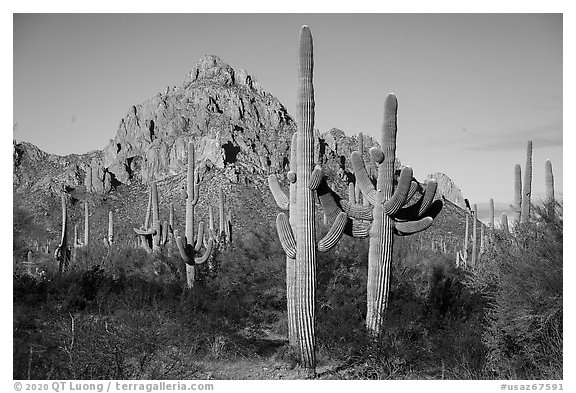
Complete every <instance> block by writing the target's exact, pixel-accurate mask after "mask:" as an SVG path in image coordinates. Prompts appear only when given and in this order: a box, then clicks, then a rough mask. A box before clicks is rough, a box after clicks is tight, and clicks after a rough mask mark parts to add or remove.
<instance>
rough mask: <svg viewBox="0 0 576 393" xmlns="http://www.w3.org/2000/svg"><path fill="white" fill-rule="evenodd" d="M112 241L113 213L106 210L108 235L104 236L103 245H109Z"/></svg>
mask: <svg viewBox="0 0 576 393" xmlns="http://www.w3.org/2000/svg"><path fill="white" fill-rule="evenodd" d="M113 243H114V213H112V210H110V211H109V212H108V237H105V238H104V245H105V246H106V247H111V246H112V244H113Z"/></svg>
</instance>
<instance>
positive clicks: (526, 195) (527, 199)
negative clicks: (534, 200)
mask: <svg viewBox="0 0 576 393" xmlns="http://www.w3.org/2000/svg"><path fill="white" fill-rule="evenodd" d="M531 196H532V141H528V144H527V146H526V168H524V184H523V185H522V216H521V217H520V222H527V221H528V220H529V219H530V203H531Z"/></svg>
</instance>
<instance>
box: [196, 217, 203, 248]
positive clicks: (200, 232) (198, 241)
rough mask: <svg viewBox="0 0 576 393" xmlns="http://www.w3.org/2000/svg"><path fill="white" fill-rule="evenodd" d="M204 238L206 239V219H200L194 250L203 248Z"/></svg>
mask: <svg viewBox="0 0 576 393" xmlns="http://www.w3.org/2000/svg"><path fill="white" fill-rule="evenodd" d="M203 239H204V221H200V222H199V223H198V236H197V237H196V243H195V245H194V251H200V249H201V248H202V241H203Z"/></svg>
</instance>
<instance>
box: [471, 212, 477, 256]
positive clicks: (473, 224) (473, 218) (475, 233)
mask: <svg viewBox="0 0 576 393" xmlns="http://www.w3.org/2000/svg"><path fill="white" fill-rule="evenodd" d="M477 221H478V206H477V205H476V204H474V216H473V217H472V266H473V267H475V266H476V256H477V250H476V243H477V236H478V233H477V230H476V222H477Z"/></svg>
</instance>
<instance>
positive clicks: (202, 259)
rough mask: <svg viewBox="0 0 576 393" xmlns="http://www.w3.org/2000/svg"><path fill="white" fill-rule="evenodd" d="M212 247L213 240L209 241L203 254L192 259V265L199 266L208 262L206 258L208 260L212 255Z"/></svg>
mask: <svg viewBox="0 0 576 393" xmlns="http://www.w3.org/2000/svg"><path fill="white" fill-rule="evenodd" d="M213 247H214V240H213V239H209V240H208V245H207V247H206V251H204V254H203V255H202V256H201V257H196V258H194V263H195V264H196V265H200V264H202V263H204V262H206V261H207V260H208V258H210V255H211V254H212V248H213Z"/></svg>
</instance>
